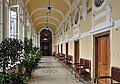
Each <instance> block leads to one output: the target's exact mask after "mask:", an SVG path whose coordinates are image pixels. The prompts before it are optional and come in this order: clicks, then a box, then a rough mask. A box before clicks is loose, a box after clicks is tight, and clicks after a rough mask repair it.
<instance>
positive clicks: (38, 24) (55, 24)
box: [35, 22, 57, 28]
mask: <svg viewBox="0 0 120 84" xmlns="http://www.w3.org/2000/svg"><path fill="white" fill-rule="evenodd" d="M40 24H46V22H39V23H38V24H36V25H35V27H37V26H38V25H40ZM48 24H52V25H54V26H55V28H57V25H56V24H54V23H53V22H48Z"/></svg>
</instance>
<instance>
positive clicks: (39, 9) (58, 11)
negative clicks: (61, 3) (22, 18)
mask: <svg viewBox="0 0 120 84" xmlns="http://www.w3.org/2000/svg"><path fill="white" fill-rule="evenodd" d="M41 10H47V8H46V7H43V8H37V9H35V10H34V11H32V13H31V14H30V18H31V17H32V15H33V14H34V13H36V12H37V11H41ZM52 10H54V11H56V12H57V13H59V14H60V15H61V16H62V18H64V14H63V13H62V12H61V11H60V10H58V9H56V8H52Z"/></svg>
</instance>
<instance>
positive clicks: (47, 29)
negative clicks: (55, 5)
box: [46, 13, 48, 30]
mask: <svg viewBox="0 0 120 84" xmlns="http://www.w3.org/2000/svg"><path fill="white" fill-rule="evenodd" d="M46 14H47V16H46V30H48V13H46Z"/></svg>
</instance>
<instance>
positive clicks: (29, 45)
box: [24, 37, 33, 54]
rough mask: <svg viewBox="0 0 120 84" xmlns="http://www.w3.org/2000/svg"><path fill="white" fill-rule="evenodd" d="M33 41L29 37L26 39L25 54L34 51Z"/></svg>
mask: <svg viewBox="0 0 120 84" xmlns="http://www.w3.org/2000/svg"><path fill="white" fill-rule="evenodd" d="M32 46H33V44H32V39H31V38H30V39H28V38H27V37H25V38H24V51H25V54H29V53H30V52H31V51H32Z"/></svg>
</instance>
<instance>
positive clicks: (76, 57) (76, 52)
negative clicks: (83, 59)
mask: <svg viewBox="0 0 120 84" xmlns="http://www.w3.org/2000/svg"><path fill="white" fill-rule="evenodd" d="M75 63H79V41H76V42H75Z"/></svg>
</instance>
